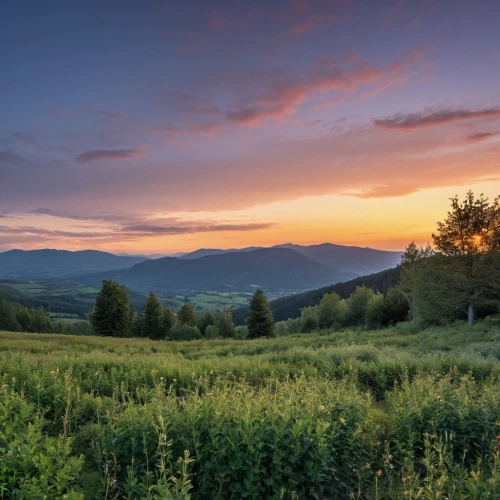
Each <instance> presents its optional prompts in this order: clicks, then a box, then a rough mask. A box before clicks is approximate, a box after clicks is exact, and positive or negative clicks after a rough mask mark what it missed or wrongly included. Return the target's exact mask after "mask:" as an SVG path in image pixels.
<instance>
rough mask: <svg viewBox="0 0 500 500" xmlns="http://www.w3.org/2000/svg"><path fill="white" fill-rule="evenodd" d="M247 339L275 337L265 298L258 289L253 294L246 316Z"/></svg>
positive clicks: (274, 327)
mask: <svg viewBox="0 0 500 500" xmlns="http://www.w3.org/2000/svg"><path fill="white" fill-rule="evenodd" d="M247 327H248V338H249V339H255V338H257V337H275V336H276V325H275V324H274V319H273V313H272V312H271V308H270V307H269V303H268V302H267V299H266V296H265V295H264V293H263V292H262V290H261V289H260V288H257V290H256V291H255V293H254V294H253V297H252V300H251V301H250V306H249V307H248V316H247Z"/></svg>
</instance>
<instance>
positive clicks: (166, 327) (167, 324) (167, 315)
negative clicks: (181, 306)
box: [162, 307, 175, 337]
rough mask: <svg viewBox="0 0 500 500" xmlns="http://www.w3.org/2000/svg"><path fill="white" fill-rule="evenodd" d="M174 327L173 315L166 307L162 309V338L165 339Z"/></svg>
mask: <svg viewBox="0 0 500 500" xmlns="http://www.w3.org/2000/svg"><path fill="white" fill-rule="evenodd" d="M174 325H175V314H174V313H173V311H171V310H170V309H169V308H168V307H164V308H163V325H162V326H163V336H164V337H167V336H168V334H169V332H170V330H171V328H172V327H173V326H174Z"/></svg>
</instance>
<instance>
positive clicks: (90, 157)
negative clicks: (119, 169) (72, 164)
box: [75, 149, 144, 164]
mask: <svg viewBox="0 0 500 500" xmlns="http://www.w3.org/2000/svg"><path fill="white" fill-rule="evenodd" d="M143 155H144V152H143V151H141V150H140V149H93V150H91V151H85V153H81V154H79V155H78V156H77V157H76V158H75V160H76V161H77V162H78V163H83V164H86V163H94V162H98V161H107V160H134V159H136V158H140V157H141V156H143Z"/></svg>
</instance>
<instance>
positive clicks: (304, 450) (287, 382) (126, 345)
mask: <svg viewBox="0 0 500 500" xmlns="http://www.w3.org/2000/svg"><path fill="white" fill-rule="evenodd" d="M499 360H500V320H499V319H498V318H488V319H485V320H482V321H479V322H478V323H477V324H476V325H475V326H474V327H472V328H467V327H466V326H465V325H463V324H462V323H457V324H455V325H452V326H450V327H447V328H429V329H426V330H424V331H420V332H418V331H416V329H415V327H414V325H412V324H411V323H405V324H400V325H397V326H395V327H391V328H387V329H382V330H377V331H363V330H346V331H342V332H333V331H324V332H317V333H312V334H302V335H292V336H284V337H278V338H275V339H257V340H245V341H238V340H234V339H229V340H228V339H226V340H199V341H190V342H167V341H151V340H148V339H137V338H134V339H132V338H99V337H90V336H89V337H84V336H79V337H75V336H67V335H49V334H26V333H7V332H3V333H0V498H3V499H10V498H25V499H38V498H40V499H42V498H61V499H62V498H64V499H75V500H76V499H189V498H193V499H228V498H233V499H240V498H247V499H262V498H276V499H280V498H282V499H308V498H317V499H344V498H346V499H347V498H359V499H362V498H363V499H364V498H366V499H385V498H394V499H396V498H412V499H416V498H423V499H437V498H449V499H459V498H460V499H463V498H471V499H472V498H473V499H483V498H500V429H499V425H500V379H499V377H500V363H499Z"/></svg>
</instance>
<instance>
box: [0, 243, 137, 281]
mask: <svg viewBox="0 0 500 500" xmlns="http://www.w3.org/2000/svg"><path fill="white" fill-rule="evenodd" d="M144 260H145V259H144V258H141V257H132V256H130V257H124V256H119V255H113V254H111V253H107V252H100V251H97V250H82V251H77V252H70V251H67V250H50V249H44V250H9V251H8V252H2V253H0V277H1V278H13V279H63V278H67V277H69V276H71V275H75V274H83V273H95V272H98V271H109V270H112V269H122V268H126V267H131V266H133V265H134V264H137V263H139V262H143V261H144Z"/></svg>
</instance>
